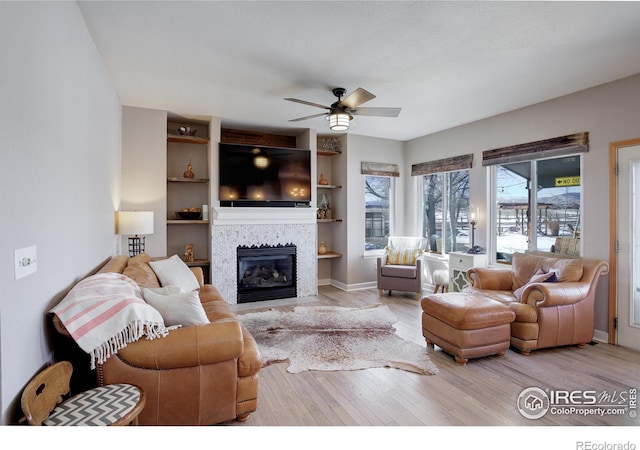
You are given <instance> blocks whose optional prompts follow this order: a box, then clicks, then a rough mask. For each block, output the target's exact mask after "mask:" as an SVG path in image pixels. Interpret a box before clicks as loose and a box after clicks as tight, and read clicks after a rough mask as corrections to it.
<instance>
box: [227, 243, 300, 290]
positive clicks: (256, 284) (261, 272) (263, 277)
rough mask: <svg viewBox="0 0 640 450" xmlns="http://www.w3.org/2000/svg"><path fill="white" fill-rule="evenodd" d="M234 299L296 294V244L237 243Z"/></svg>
mask: <svg viewBox="0 0 640 450" xmlns="http://www.w3.org/2000/svg"><path fill="white" fill-rule="evenodd" d="M237 262H238V288H237V299H238V303H248V302H256V301H262V300H275V299H279V298H291V297H296V296H297V289H296V246H295V245H293V244H287V245H277V246H269V245H262V246H251V247H247V246H238V248H237Z"/></svg>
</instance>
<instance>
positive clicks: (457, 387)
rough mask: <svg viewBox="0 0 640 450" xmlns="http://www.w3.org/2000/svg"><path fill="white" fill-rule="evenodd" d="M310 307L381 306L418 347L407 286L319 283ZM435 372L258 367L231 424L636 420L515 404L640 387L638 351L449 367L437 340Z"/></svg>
mask: <svg viewBox="0 0 640 450" xmlns="http://www.w3.org/2000/svg"><path fill="white" fill-rule="evenodd" d="M303 303H304V305H305V306H309V305H336V306H352V307H355V306H358V307H359V306H365V305H371V304H375V303H384V304H386V305H388V306H389V308H390V309H391V310H392V311H393V312H394V313H395V314H396V315H397V316H398V318H399V322H398V323H397V324H396V329H397V333H398V335H400V336H402V337H404V338H405V339H409V340H411V341H414V342H416V343H419V344H422V345H425V341H424V338H423V337H422V328H421V318H420V315H421V312H422V310H421V309H420V303H419V301H416V300H415V299H414V298H413V295H411V294H409V293H407V294H403V293H395V292H394V293H393V296H391V297H389V296H388V295H386V294H385V296H383V297H380V296H379V295H378V292H377V290H376V289H367V290H360V291H354V292H344V291H341V290H339V289H336V288H334V287H331V286H322V287H320V289H319V294H318V296H317V297H315V298H309V299H305V300H303ZM293 305H294V304H292V303H291V300H287V301H275V302H274V301H271V302H268V304H266V303H265V305H261V304H260V303H254V304H250V305H247V304H244V305H239V306H238V307H237V312H238V314H242V313H243V312H246V311H256V310H261V309H265V308H268V307H283V308H286V307H291V306H293ZM425 351H428V352H429V355H430V356H431V359H432V361H433V362H434V363H435V364H436V365H437V366H438V368H439V373H438V374H437V375H432V376H428V375H418V374H415V373H411V372H406V371H403V370H398V369H391V368H380V369H366V370H357V371H336V372H322V371H308V372H303V373H298V374H290V373H288V372H287V370H286V368H287V365H286V363H279V364H274V365H271V366H269V367H266V368H264V369H263V370H262V371H261V372H260V395H259V400H258V409H257V411H256V412H254V413H253V414H251V416H250V417H249V419H248V420H247V421H246V422H244V423H240V422H235V421H234V422H229V423H228V425H233V426H248V427H251V426H300V425H306V426H327V425H329V426H380V425H390V426H412V425H415V426H424V425H429V426H434V425H435V426H445V425H475V426H484V425H502V426H505V425H509V426H511V425H517V426H524V425H560V426H567V425H590V426H602V425H640V419H638V418H632V417H630V416H629V414H625V415H622V416H613V415H604V416H601V417H600V416H595V415H582V416H581V415H578V414H564V415H552V414H550V413H547V414H546V415H545V416H544V417H542V418H540V419H535V420H531V419H527V418H525V417H523V416H522V415H521V414H520V413H519V411H518V409H517V407H516V401H517V398H518V395H519V394H520V393H521V391H522V390H523V389H525V388H528V387H539V388H542V389H550V390H568V391H575V390H593V391H597V392H598V393H601V392H606V393H608V394H610V395H612V396H614V395H620V393H621V392H628V391H629V390H630V389H631V388H635V389H638V388H640V353H638V352H635V351H631V350H629V349H625V348H622V347H616V346H612V345H608V344H604V343H597V344H595V345H587V346H586V347H585V348H583V349H578V348H576V347H564V348H556V349H548V350H539V351H536V352H533V353H532V354H531V356H523V355H520V354H518V353H516V352H514V351H512V350H508V351H507V353H506V354H505V356H504V357H497V356H496V357H486V358H479V359H473V360H470V361H469V363H468V364H466V365H459V364H456V363H455V362H454V360H453V357H451V356H450V355H448V354H447V353H444V352H443V351H441V350H440V349H439V348H438V347H437V346H436V347H435V348H429V349H427V347H426V345H425Z"/></svg>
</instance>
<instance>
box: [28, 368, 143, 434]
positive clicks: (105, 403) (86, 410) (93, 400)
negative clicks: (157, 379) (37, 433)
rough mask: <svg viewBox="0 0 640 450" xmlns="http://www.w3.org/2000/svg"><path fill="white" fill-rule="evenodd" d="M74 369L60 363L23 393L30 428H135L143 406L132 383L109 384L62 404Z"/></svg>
mask: <svg viewBox="0 0 640 450" xmlns="http://www.w3.org/2000/svg"><path fill="white" fill-rule="evenodd" d="M72 371H73V368H72V366H71V363H69V362H67V361H62V362H59V363H56V364H53V365H52V366H49V367H47V368H46V369H44V370H43V371H42V372H40V373H39V374H38V375H36V376H35V377H34V378H33V380H31V382H30V383H29V384H28V385H27V387H26V388H25V389H24V392H23V393H22V411H23V413H24V415H25V420H26V421H27V422H28V423H29V425H49V426H51V425H55V426H65V425H66V426H73V425H75V426H78V425H137V424H138V415H139V414H140V412H141V411H142V408H144V405H145V395H144V391H142V389H141V388H139V387H138V386H135V385H132V384H108V385H106V386H99V387H97V388H94V389H89V390H88V391H84V392H81V393H80V394H78V395H75V396H73V397H71V398H69V399H67V400H65V401H62V397H63V396H64V395H66V394H67V393H68V392H69V381H70V380H71V373H72Z"/></svg>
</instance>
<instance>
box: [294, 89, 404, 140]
mask: <svg viewBox="0 0 640 450" xmlns="http://www.w3.org/2000/svg"><path fill="white" fill-rule="evenodd" d="M331 92H333V95H335V96H336V97H338V101H336V102H334V103H332V104H331V106H325V105H321V104H319V103H313V102H308V101H306V100H299V99H297V98H285V100H289V101H290V102H296V103H302V104H303V105H309V106H315V107H316V108H322V109H326V110H328V111H329V112H324V113H319V114H312V115H310V116H304V117H298V118H297V119H291V120H289V122H299V121H301V120H307V119H314V118H316V117H322V116H326V118H327V120H328V121H329V128H331V129H332V130H334V131H345V130H348V129H349V121H350V120H351V119H353V116H378V117H398V115H399V114H400V108H359V106H360V105H362V104H363V103H365V102H368V101H370V100H373V99H374V98H376V96H375V95H373V94H372V93H371V92H368V91H366V90H365V89H362V88H358V89H356V90H355V91H353V92H352V93H351V94H349V95H348V96H347V97H346V98H345V99H344V100H343V99H342V97H343V96H344V95H345V94H346V93H347V90H346V89H344V88H334V89H332V90H331Z"/></svg>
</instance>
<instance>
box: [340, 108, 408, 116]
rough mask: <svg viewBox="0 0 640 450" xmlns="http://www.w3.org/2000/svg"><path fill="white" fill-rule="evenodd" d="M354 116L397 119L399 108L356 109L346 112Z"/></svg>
mask: <svg viewBox="0 0 640 450" xmlns="http://www.w3.org/2000/svg"><path fill="white" fill-rule="evenodd" d="M348 111H349V113H351V114H352V115H354V116H379V117H398V116H399V115H400V108H358V109H354V110H348Z"/></svg>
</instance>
